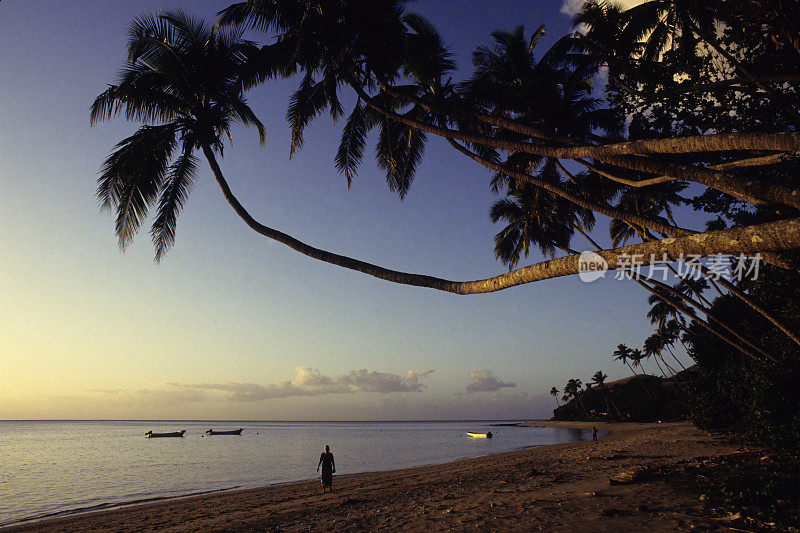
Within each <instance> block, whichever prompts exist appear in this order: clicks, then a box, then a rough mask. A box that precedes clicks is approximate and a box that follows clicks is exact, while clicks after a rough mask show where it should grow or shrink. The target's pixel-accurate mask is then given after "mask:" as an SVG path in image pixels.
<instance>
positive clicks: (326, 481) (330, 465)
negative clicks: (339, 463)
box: [317, 444, 336, 494]
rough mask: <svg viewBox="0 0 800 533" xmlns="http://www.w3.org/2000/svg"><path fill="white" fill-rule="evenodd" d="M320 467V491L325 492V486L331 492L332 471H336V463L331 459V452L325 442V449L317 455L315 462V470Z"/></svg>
mask: <svg viewBox="0 0 800 533" xmlns="http://www.w3.org/2000/svg"><path fill="white" fill-rule="evenodd" d="M320 467H322V474H321V475H320V480H321V481H322V492H323V494H324V493H325V487H328V490H329V491H331V492H333V473H334V472H336V463H335V462H334V461H333V454H332V453H331V449H330V447H329V446H328V445H327V444H326V445H325V451H324V452H323V453H322V455H320V456H319V463H317V472H319V469H320Z"/></svg>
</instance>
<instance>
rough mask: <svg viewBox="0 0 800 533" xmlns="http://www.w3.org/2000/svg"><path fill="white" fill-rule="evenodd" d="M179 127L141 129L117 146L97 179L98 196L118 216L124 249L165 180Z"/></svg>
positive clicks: (117, 229) (120, 238) (167, 126)
mask: <svg viewBox="0 0 800 533" xmlns="http://www.w3.org/2000/svg"><path fill="white" fill-rule="evenodd" d="M176 133H177V131H176V127H175V125H173V124H167V125H163V126H142V127H141V128H139V129H138V130H137V131H136V132H135V133H134V134H133V135H131V136H130V137H128V138H127V139H124V140H123V141H122V142H120V143H119V144H118V145H117V146H116V150H115V151H114V152H112V153H111V155H110V156H109V157H108V159H106V162H105V164H104V165H103V168H102V171H101V174H100V177H99V178H98V180H97V181H98V187H97V197H98V199H99V200H100V204H101V206H102V207H103V208H104V209H114V210H116V213H117V219H116V226H115V230H116V234H117V237H118V238H119V244H120V247H121V248H123V249H124V248H125V247H126V246H127V244H128V243H129V242H130V241H131V240H132V239H133V237H134V235H135V234H136V232H137V230H138V229H139V226H140V225H141V223H142V221H143V220H144V218H145V217H146V216H147V210H148V207H149V205H150V204H151V203H152V202H153V201H154V199H155V198H156V196H157V194H158V191H159V190H160V188H161V185H162V183H163V180H164V175H165V173H166V171H167V167H168V165H169V161H170V158H171V156H172V152H173V150H174V149H175V145H176V142H177V139H176Z"/></svg>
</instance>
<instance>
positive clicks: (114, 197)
mask: <svg viewBox="0 0 800 533" xmlns="http://www.w3.org/2000/svg"><path fill="white" fill-rule="evenodd" d="M256 51H257V48H256V47H255V45H254V44H253V43H251V42H249V41H246V40H243V39H242V38H241V32H239V31H228V30H220V29H218V28H215V27H211V26H209V25H207V24H205V23H204V22H203V21H201V20H198V19H195V18H193V17H191V16H189V15H187V14H185V13H183V12H180V11H174V12H167V13H165V14H162V15H160V16H150V15H144V16H141V17H139V18H138V19H136V20H134V21H133V23H132V24H131V26H130V30H129V40H128V57H127V61H126V63H125V66H124V67H123V70H122V75H121V77H120V80H119V82H118V83H117V84H115V85H110V86H109V87H108V89H106V90H105V91H104V92H103V93H102V94H100V95H99V96H98V97H97V98H96V99H95V101H94V103H93V104H92V109H91V123H92V124H96V123H98V122H101V121H103V120H106V119H109V118H111V117H113V116H115V115H117V114H119V113H124V115H125V118H127V119H128V120H135V121H139V122H142V123H144V125H142V126H141V127H140V128H139V129H138V130H137V131H136V132H135V133H134V134H133V135H131V136H130V137H128V138H126V139H124V140H122V141H121V142H120V143H119V144H117V146H116V149H115V150H114V151H113V152H112V153H111V155H110V156H109V157H108V159H106V161H105V164H104V165H103V168H102V172H101V175H100V178H99V179H98V183H99V186H98V189H97V195H98V197H99V199H100V202H101V205H102V206H103V207H104V208H106V209H112V210H114V211H116V215H117V220H116V234H117V236H118V238H119V243H120V246H121V247H122V248H123V249H124V248H125V246H126V245H127V244H129V243H130V242H131V240H132V239H133V237H134V235H135V234H136V232H137V230H138V229H139V226H140V225H141V223H142V222H143V220H144V219H145V218H146V217H147V212H148V209H149V208H150V207H152V206H153V205H156V206H157V211H158V214H157V216H156V218H155V221H154V223H153V227H152V229H151V235H152V239H153V243H154V244H155V248H156V260H160V259H161V258H162V257H163V255H164V253H165V252H166V251H167V250H168V249H169V247H170V246H171V245H172V244H173V242H174V241H175V225H176V220H177V217H178V213H179V211H180V210H181V208H182V207H183V204H184V202H185V201H186V198H187V196H188V195H189V192H190V190H191V187H192V184H193V182H194V181H195V178H196V173H197V164H198V158H197V156H196V155H195V153H196V152H197V151H198V150H199V151H202V153H203V155H204V156H205V157H206V159H207V160H208V164H209V165H210V166H211V169H212V171H213V172H214V174H215V176H216V177H217V180H218V181H220V184H221V185H223V189H225V188H227V185H226V184H225V181H224V178H223V177H222V174H221V172H220V169H219V165H218V164H217V161H216V154H220V155H221V154H222V151H223V142H222V138H223V136H227V135H229V132H230V129H231V126H233V125H235V124H240V125H244V126H253V127H255V128H256V130H257V131H258V134H259V137H260V139H261V142H262V143H263V142H264V141H265V139H266V131H265V129H264V126H263V124H262V123H261V122H260V121H259V119H258V118H257V117H256V115H255V114H254V113H253V111H252V109H250V107H249V106H248V105H247V101H246V100H245V98H244V91H245V89H247V88H248V87H250V86H251V85H253V84H254V83H255V82H256V81H258V80H257V79H255V78H253V77H252V75H251V72H250V70H249V69H248V60H249V58H250V57H252V56H253V54H255V53H256Z"/></svg>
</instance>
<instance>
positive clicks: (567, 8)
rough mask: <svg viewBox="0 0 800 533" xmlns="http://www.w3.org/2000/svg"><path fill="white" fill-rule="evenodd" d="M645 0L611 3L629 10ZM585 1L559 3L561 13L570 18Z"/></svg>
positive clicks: (620, 0) (624, 0)
mask: <svg viewBox="0 0 800 533" xmlns="http://www.w3.org/2000/svg"><path fill="white" fill-rule="evenodd" d="M645 1H646V0H616V1H614V2H613V3H614V4H617V5H620V6H622V8H623V9H630V8H632V7H633V6H638V5H639V4H641V3H644V2H645ZM584 3H585V0H563V2H562V3H561V12H562V13H564V14H565V15H569V16H570V17H574V16H575V15H576V14H577V13H578V12H579V11H580V10H581V7H583V4H584Z"/></svg>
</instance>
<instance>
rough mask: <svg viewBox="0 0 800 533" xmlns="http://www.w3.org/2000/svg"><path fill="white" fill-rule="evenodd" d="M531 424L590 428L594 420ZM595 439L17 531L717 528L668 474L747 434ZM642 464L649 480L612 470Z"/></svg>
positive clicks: (683, 429)
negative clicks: (623, 480) (620, 481)
mask: <svg viewBox="0 0 800 533" xmlns="http://www.w3.org/2000/svg"><path fill="white" fill-rule="evenodd" d="M529 425H532V426H550V427H552V426H561V427H582V428H587V427H588V428H591V427H592V425H593V424H592V423H581V422H568V423H567V422H534V423H530V424H529ZM595 425H596V426H597V428H598V429H600V430H610V431H611V432H612V433H611V435H610V436H608V437H606V438H603V439H600V442H599V443H598V444H594V443H592V442H591V441H589V442H576V443H569V444H560V445H556V446H543V447H537V448H530V449H526V450H520V451H515V452H510V453H504V454H497V455H490V456H485V457H477V458H473V459H465V460H461V461H456V462H453V463H446V464H442V465H433V466H424V467H418V468H410V469H404V470H394V471H390V472H376V473H367V474H353V475H336V476H334V491H335V492H334V493H332V494H328V493H326V494H324V495H323V494H321V490H320V484H319V482H318V481H305V482H298V483H289V484H285V485H274V486H269V487H263V488H258V489H248V490H237V491H231V492H224V493H217V494H209V495H202V496H193V497H187V498H180V499H171V500H165V501H159V502H155V503H148V504H142V505H131V506H126V507H121V508H118V509H113V510H106V511H99V512H94V513H86V514H80V515H72V516H67V517H62V518H57V519H52V520H46V521H40V522H35V523H28V524H23V525H18V526H13V527H10V528H6V529H3V531H4V532H6V531H8V532H11V531H99V530H107V531H240V530H259V531H309V530H315V531H334V530H336V531H343V530H353V529H360V530H365V529H366V530H375V529H383V530H389V529H403V530H409V529H410V530H425V531H450V530H459V531H472V530H476V531H477V530H489V531H491V530H503V531H509V530H511V531H525V530H546V531H614V532H616V533H619V532H621V531H644V530H647V531H649V532H657V531H685V530H688V529H690V528H692V527H699V528H701V529H703V530H716V529H717V528H720V530H722V529H725V530H727V528H724V525H723V524H721V523H720V522H718V521H715V520H713V519H711V518H708V517H705V516H704V513H703V502H701V501H700V500H699V499H698V498H697V496H696V495H691V494H684V493H680V492H676V491H675V490H674V489H672V488H671V487H670V485H669V483H668V479H665V477H666V476H665V475H664V474H659V472H664V471H666V470H667V469H668V468H669V467H671V466H674V465H676V464H678V463H679V462H680V461H689V460H693V459H696V458H702V457H711V456H717V455H725V454H729V453H732V452H734V451H736V450H737V449H738V448H739V446H738V444H735V443H733V442H730V441H729V440H728V439H727V438H725V437H723V436H717V435H715V436H711V435H709V434H708V433H706V432H702V431H700V430H697V429H695V428H694V427H693V426H692V425H691V424H689V423H688V422H675V423H666V424H633V423H629V424H610V423H608V424H606V423H597V424H595ZM638 467H645V468H648V469H649V470H651V471H654V472H656V474H655V475H653V476H651V477H650V478H648V479H645V480H644V481H639V482H636V483H633V484H628V485H611V484H610V482H609V478H610V477H612V476H614V475H616V474H618V473H620V472H623V471H630V470H632V469H635V468H638Z"/></svg>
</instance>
